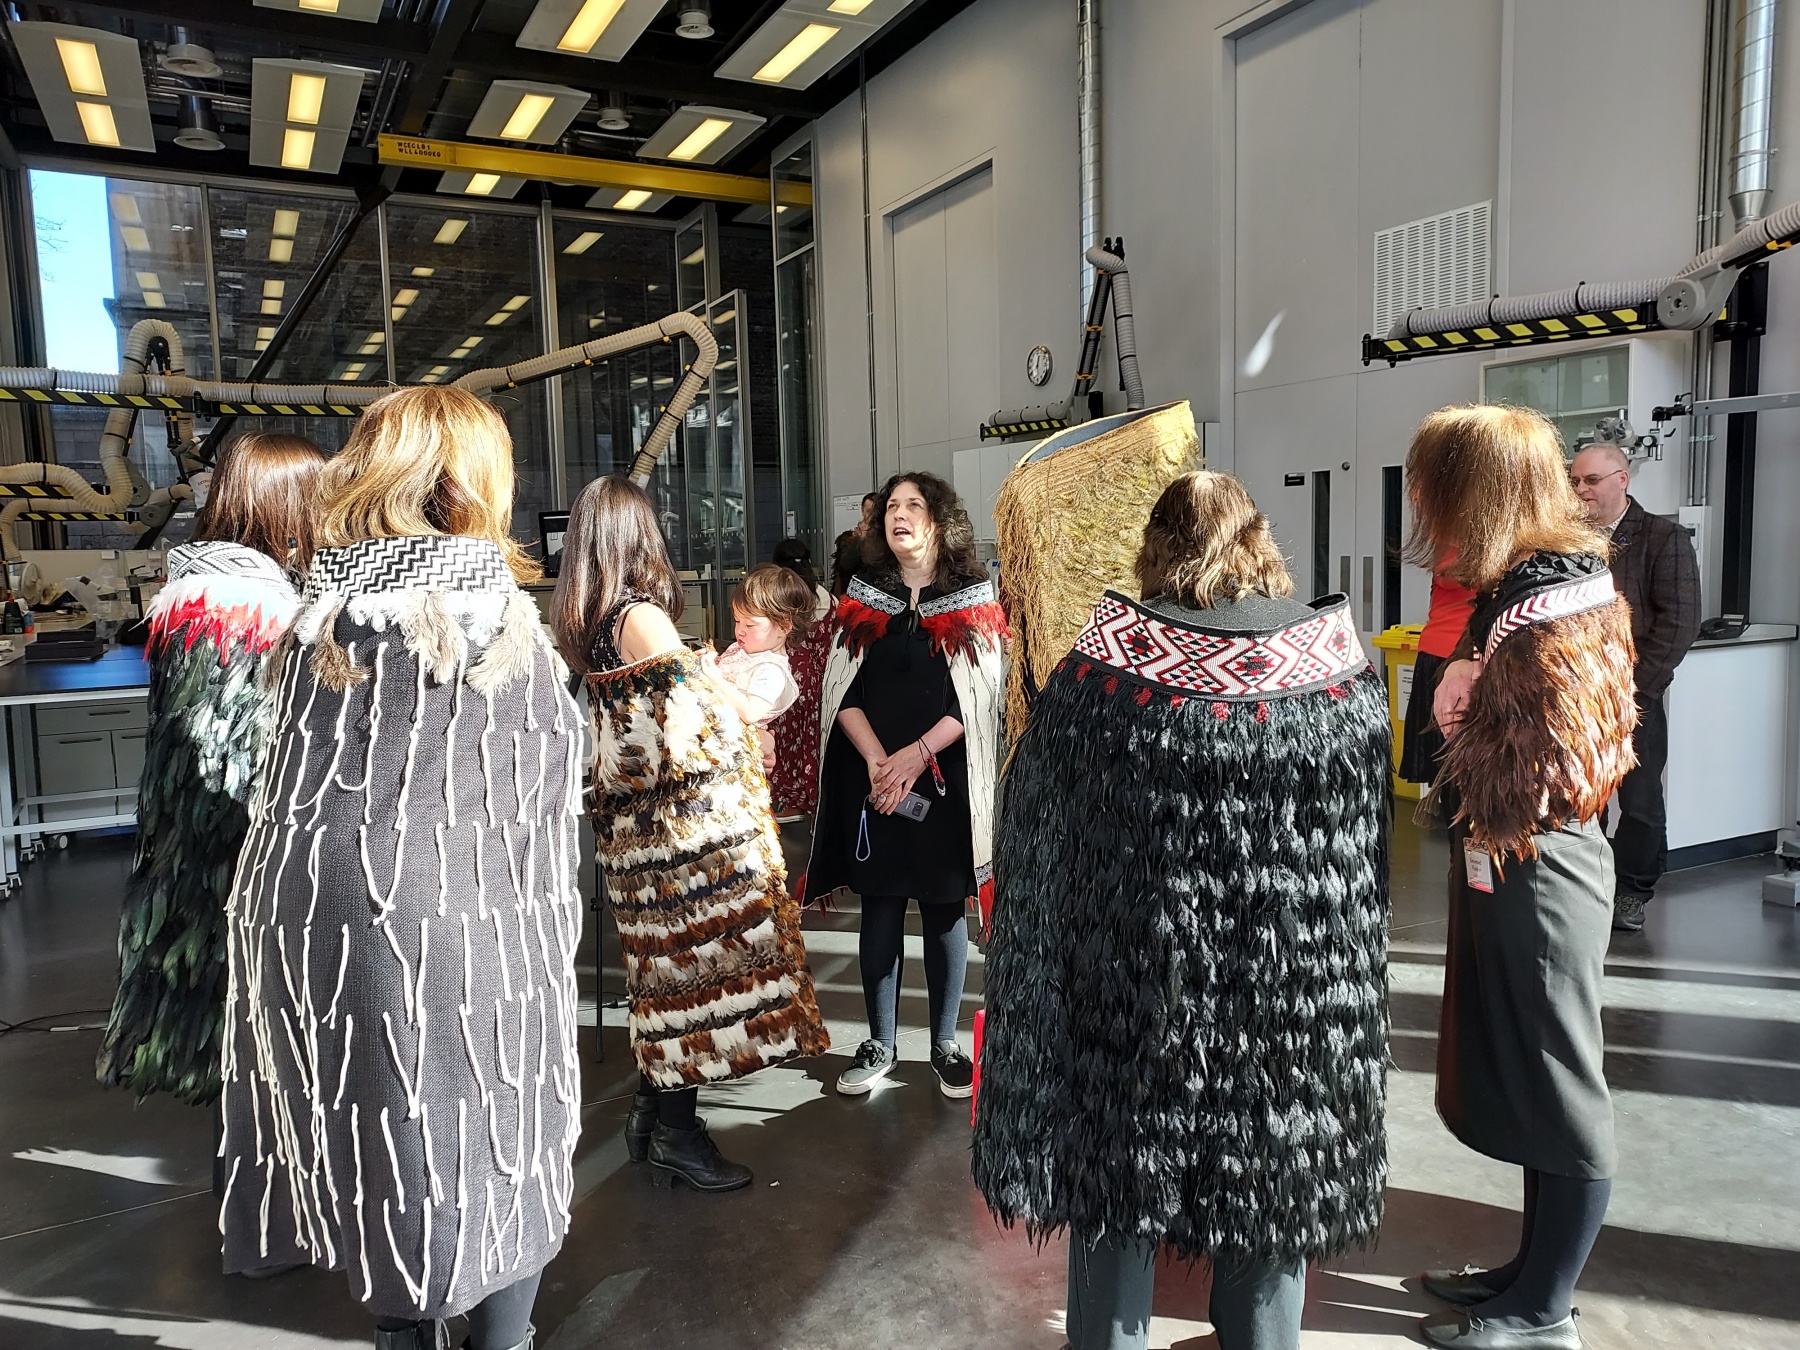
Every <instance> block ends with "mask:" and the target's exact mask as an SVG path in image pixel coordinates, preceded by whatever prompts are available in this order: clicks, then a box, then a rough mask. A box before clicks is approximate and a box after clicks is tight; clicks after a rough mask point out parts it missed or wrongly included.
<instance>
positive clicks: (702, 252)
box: [681, 244, 706, 267]
mask: <svg viewBox="0 0 1800 1350" xmlns="http://www.w3.org/2000/svg"><path fill="white" fill-rule="evenodd" d="M705 261H706V245H705V244H702V245H701V246H700V247H699V248H697V249H695V250H694V251H693V252H692V253H690V254H688V255H687V257H685V258H683V259H682V260H681V265H682V266H683V267H694V266H697V265H698V264H700V263H703V262H705Z"/></svg>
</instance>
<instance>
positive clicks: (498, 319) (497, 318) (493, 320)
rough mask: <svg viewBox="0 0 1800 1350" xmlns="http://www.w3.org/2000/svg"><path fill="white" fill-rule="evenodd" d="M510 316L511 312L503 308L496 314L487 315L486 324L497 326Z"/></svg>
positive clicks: (491, 326)
mask: <svg viewBox="0 0 1800 1350" xmlns="http://www.w3.org/2000/svg"><path fill="white" fill-rule="evenodd" d="M510 318H512V314H511V312H510V311H508V310H504V309H503V310H501V311H500V312H499V313H498V314H493V315H490V316H489V317H488V321H487V324H488V327H489V328H497V327H498V326H499V325H501V324H503V323H505V322H506V321H507V320H508V319H510Z"/></svg>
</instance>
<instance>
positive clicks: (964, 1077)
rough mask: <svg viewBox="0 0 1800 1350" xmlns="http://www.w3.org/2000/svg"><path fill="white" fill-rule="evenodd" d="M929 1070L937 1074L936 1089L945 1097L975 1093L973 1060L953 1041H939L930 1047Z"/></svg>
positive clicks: (969, 1095) (961, 1096) (960, 1096)
mask: <svg viewBox="0 0 1800 1350" xmlns="http://www.w3.org/2000/svg"><path fill="white" fill-rule="evenodd" d="M931 1071H932V1072H933V1073H935V1074H936V1075H937V1080H938V1091H939V1092H941V1093H943V1094H944V1095H945V1096H946V1097H955V1098H963V1097H972V1096H974V1095H975V1061H974V1060H972V1059H970V1058H969V1057H968V1056H967V1055H965V1054H964V1053H963V1052H962V1047H961V1046H960V1045H958V1044H957V1043H956V1042H955V1041H939V1042H938V1043H937V1044H936V1045H934V1046H932V1047H931Z"/></svg>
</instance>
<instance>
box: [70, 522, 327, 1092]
mask: <svg viewBox="0 0 1800 1350" xmlns="http://www.w3.org/2000/svg"><path fill="white" fill-rule="evenodd" d="M168 575H169V584H168V585H167V586H165V587H164V588H163V589H162V591H161V592H159V593H158V595H157V597H156V599H155V600H154V601H152V602H151V605H150V610H149V613H148V615H147V619H148V622H149V627H150V641H149V643H148V645H147V646H146V648H145V656H146V657H147V658H148V661H149V665H150V723H149V731H148V733H147V734H146V736H145V740H144V769H143V776H142V778H141V779H140V780H139V784H138V797H137V814H138V837H137V858H136V861H135V863H134V865H133V867H132V872H131V881H130V883H129V885H128V887H127V889H126V892H125V903H124V906H123V910H122V913H121V915H120V922H119V988H118V993H117V995H116V996H115V997H114V1000H113V1010H112V1017H111V1020H110V1021H109V1023H108V1025H107V1028H106V1035H105V1037H104V1039H103V1040H102V1041H101V1043H100V1053H99V1056H98V1059H97V1062H96V1065H95V1069H96V1072H97V1074H98V1076H99V1078H100V1081H101V1082H102V1083H106V1084H109V1085H111V1086H115V1087H127V1088H131V1089H133V1090H134V1091H135V1092H136V1093H137V1094H138V1095H139V1096H140V1097H144V1096H148V1095H149V1094H150V1093H152V1092H167V1093H169V1094H171V1095H172V1096H175V1097H179V1098H182V1099H184V1100H187V1101H191V1102H197V1103H206V1102H210V1101H212V1100H213V1099H215V1098H216V1097H217V1096H218V1095H219V1055H220V1046H221V1040H220V1038H221V1028H222V1026H223V1024H224V1016H225V901H226V897H227V895H228V894H229V892H230V890H231V877H232V873H233V871H234V870H235V869H236V867H237V859H238V849H239V848H240V847H241V846H242V844H243V842H244V834H245V832H246V831H247V830H248V829H249V828H250V817H249V812H248V802H249V799H250V794H251V789H252V788H253V786H254V784H255V777H256V773H257V770H258V767H259V766H260V764H261V762H262V755H263V747H264V744H265V743H266V741H267V739H268V731H269V723H270V720H271V716H272V713H271V709H272V705H273V696H272V694H271V693H270V692H269V690H268V689H267V688H266V687H265V682H264V680H263V678H262V676H263V668H264V666H265V665H266V664H267V660H268V653H269V651H270V649H271V648H272V647H273V646H274V645H275V643H276V642H277V641H278V640H279V639H280V638H281V636H282V635H283V634H284V633H285V632H286V631H287V627H288V625H289V624H290V623H292V622H293V618H294V612H295V610H296V608H297V607H298V605H299V602H300V597H299V594H298V593H297V592H296V591H295V589H294V585H293V582H292V581H290V580H289V579H288V576H287V574H286V573H284V572H283V571H282V570H281V568H280V567H278V566H277V565H276V563H275V561H274V560H273V559H272V558H269V557H268V556H267V555H265V554H262V553H259V552H257V551H256V550H255V549H251V548H245V547H244V546H243V545H241V544H232V543H225V542H208V543H201V544H183V545H181V546H180V547H178V548H174V549H171V550H170V551H169V560H168Z"/></svg>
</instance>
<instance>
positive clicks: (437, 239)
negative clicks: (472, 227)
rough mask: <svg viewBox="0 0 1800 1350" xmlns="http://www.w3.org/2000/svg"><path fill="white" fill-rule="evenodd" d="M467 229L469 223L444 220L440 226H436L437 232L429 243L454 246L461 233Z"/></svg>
mask: <svg viewBox="0 0 1800 1350" xmlns="http://www.w3.org/2000/svg"><path fill="white" fill-rule="evenodd" d="M468 228H469V222H468V221H466V220H446V221H445V222H444V223H443V224H442V225H440V226H438V232H437V234H436V235H435V236H433V238H432V240H431V242H432V243H434V244H454V243H455V242H456V241H457V240H458V239H461V238H462V232H463V231H464V230H466V229H468Z"/></svg>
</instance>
